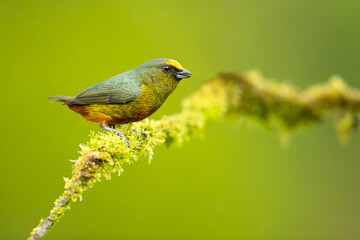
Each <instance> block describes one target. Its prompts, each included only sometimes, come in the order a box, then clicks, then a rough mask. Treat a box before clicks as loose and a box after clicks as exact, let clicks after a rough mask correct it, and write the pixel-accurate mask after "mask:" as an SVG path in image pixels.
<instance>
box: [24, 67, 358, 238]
mask: <svg viewBox="0 0 360 240" xmlns="http://www.w3.org/2000/svg"><path fill="white" fill-rule="evenodd" d="M359 110H360V91H358V90H354V89H351V88H349V87H347V86H346V84H345V83H344V81H343V80H341V79H340V78H339V77H332V78H331V79H330V81H329V82H328V83H326V84H323V85H318V86H312V87H310V88H308V89H307V90H305V91H301V90H299V89H297V88H296V87H293V86H291V85H289V84H286V83H281V84H280V83H275V82H273V81H270V80H265V79H264V78H263V77H262V75H261V74H259V73H258V72H255V71H248V72H244V73H229V74H220V75H219V76H218V77H216V78H214V79H212V80H211V81H209V82H207V83H205V84H204V85H203V86H202V87H201V88H200V89H199V90H198V91H197V92H196V93H194V94H193V95H192V96H191V97H189V98H187V99H186V100H185V101H184V102H183V110H182V112H181V113H180V114H178V115H173V116H164V117H163V118H162V119H161V120H159V121H154V120H149V119H146V120H144V121H141V122H137V123H134V128H135V129H138V130H141V131H143V132H146V133H148V135H149V137H148V141H145V140H144V139H143V137H142V136H141V135H140V134H137V133H133V132H132V131H128V132H127V138H128V139H129V141H130V142H131V146H130V147H129V148H127V147H126V145H125V143H124V142H123V140H121V139H120V138H119V137H118V136H117V135H115V134H113V133H102V132H98V133H94V132H92V133H91V135H90V140H89V142H87V143H86V144H84V145H81V156H80V157H79V158H78V159H77V160H76V161H74V165H73V175H72V177H71V178H70V179H68V178H65V191H64V193H63V194H62V195H61V196H60V197H59V198H58V199H57V200H56V201H55V206H54V208H53V209H52V210H51V212H50V215H49V216H48V217H47V218H46V219H43V220H41V221H40V224H39V225H38V226H37V227H36V228H34V229H33V231H32V233H31V235H30V238H29V239H40V238H41V237H43V236H44V234H45V233H46V232H47V231H48V230H49V229H51V228H52V227H53V226H54V224H55V223H57V222H58V221H59V220H60V219H61V217H62V216H63V215H64V212H65V211H66V210H67V209H69V208H70V204H71V203H72V202H74V201H76V200H78V199H79V200H81V199H82V194H83V192H84V191H86V190H87V189H89V188H92V187H93V186H94V184H95V183H96V182H98V181H101V179H103V178H104V179H106V180H109V179H111V175H112V173H118V174H119V175H120V174H121V172H123V166H124V165H127V164H130V163H132V162H134V161H136V160H138V159H139V157H141V156H144V155H145V156H147V157H148V158H149V161H150V160H151V158H152V155H153V148H154V147H155V146H156V145H158V144H161V143H164V144H166V145H167V146H171V145H173V144H176V145H178V144H181V143H183V142H184V141H185V140H189V139H190V138H191V137H195V136H199V135H200V134H201V132H202V129H203V127H204V124H205V123H206V122H208V121H209V120H222V119H224V117H230V118H239V117H243V116H246V117H253V118H256V119H258V120H260V121H261V122H262V123H264V124H266V125H269V126H273V125H276V126H278V127H279V129H280V130H282V131H283V132H290V131H292V130H294V129H296V128H298V127H301V126H310V125H312V124H316V123H321V121H322V120H323V119H324V117H325V116H327V115H328V114H329V113H335V114H337V116H336V125H337V130H338V132H339V135H340V138H341V140H342V141H347V140H348V136H349V134H350V132H351V131H353V130H355V129H357V128H358V118H359V112H360V111H359ZM128 129H129V128H128Z"/></svg>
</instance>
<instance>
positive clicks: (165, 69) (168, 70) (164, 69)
mask: <svg viewBox="0 0 360 240" xmlns="http://www.w3.org/2000/svg"><path fill="white" fill-rule="evenodd" d="M162 69H163V72H164V73H169V72H170V67H169V66H165V67H163V68H162Z"/></svg>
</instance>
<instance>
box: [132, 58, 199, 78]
mask: <svg viewBox="0 0 360 240" xmlns="http://www.w3.org/2000/svg"><path fill="white" fill-rule="evenodd" d="M139 69H140V71H141V72H142V73H144V74H146V75H148V76H149V77H150V78H151V79H152V82H154V83H155V82H159V81H177V82H178V81H180V80H182V79H184V78H189V77H191V75H192V74H191V72H189V71H188V70H186V69H185V68H183V66H181V64H180V63H179V62H178V61H176V60H174V59H168V58H157V59H154V60H151V61H149V62H147V63H145V64H143V65H142V66H141V67H140V68H139Z"/></svg>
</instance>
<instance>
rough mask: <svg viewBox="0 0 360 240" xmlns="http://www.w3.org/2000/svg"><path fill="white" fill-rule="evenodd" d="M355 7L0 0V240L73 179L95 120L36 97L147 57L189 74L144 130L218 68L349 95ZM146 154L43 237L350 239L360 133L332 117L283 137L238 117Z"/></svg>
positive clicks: (348, 1) (357, 18) (359, 10)
mask: <svg viewBox="0 0 360 240" xmlns="http://www.w3.org/2000/svg"><path fill="white" fill-rule="evenodd" d="M359 23H360V1H358V0H342V1H335V0H311V1H310V0H293V1H288V0H271V1H269V0H255V1H253V0H242V1H240V0H239V1H228V0H223V1H140V0H138V1H117V0H109V1H89V0H82V1H77V0H75V1H74V0H63V1H44V0H36V1H35V0H14V1H7V0H2V1H1V2H0V29H1V30H0V34H1V36H0V49H1V54H0V64H1V71H0V81H1V87H0V93H1V94H0V96H1V101H0V109H1V118H0V126H1V141H0V144H1V146H0V147H1V149H0V151H1V160H0V161H1V164H0V166H1V174H0V188H1V197H0V239H25V238H26V237H27V236H28V234H29V232H30V231H31V229H32V228H33V227H35V226H36V225H37V224H38V222H39V219H40V218H44V217H46V216H47V215H48V213H49V210H50V209H51V208H52V207H53V201H54V200H55V199H56V198H57V197H58V195H60V194H61V193H62V191H63V186H64V181H63V176H67V177H69V176H71V170H72V168H71V165H72V163H71V162H70V161H69V159H76V158H77V157H78V153H77V152H78V151H79V144H80V143H84V142H86V141H87V140H88V134H89V131H90V130H95V131H98V130H99V128H98V126H97V124H94V123H90V122H86V121H85V120H84V119H82V118H81V117H80V116H79V115H77V114H75V113H74V112H71V111H70V110H69V109H67V108H66V107H64V106H61V105H60V104H54V103H51V102H50V101H48V100H47V99H46V98H47V97H48V96H51V95H58V94H65V95H76V94H77V93H79V92H80V91H82V90H83V89H85V88H86V87H89V86H91V85H93V84H96V83H98V82H101V81H103V80H106V79H107V78H109V77H112V76H114V75H116V74H118V73H121V72H123V71H126V70H129V69H132V68H135V67H137V66H139V65H140V64H142V63H144V62H146V61H148V60H151V59H154V58H158V57H169V58H175V59H177V60H178V61H180V62H181V63H182V64H183V65H184V67H185V68H188V69H189V70H190V71H191V72H192V73H193V77H192V78H191V79H188V80H185V81H183V82H182V83H181V85H180V87H179V88H178V89H177V90H176V91H175V92H174V94H173V95H172V96H171V97H170V98H169V99H168V100H167V102H166V103H165V104H164V105H163V106H162V108H161V109H160V110H159V111H158V112H157V113H156V114H154V115H153V116H152V118H154V119H158V118H160V117H161V116H163V115H164V114H173V113H176V112H178V111H180V109H181V107H180V106H181V101H182V99H184V98H185V97H186V96H188V95H189V94H191V93H192V92H193V91H195V90H196V89H197V88H198V87H199V86H200V85H201V83H203V82H204V81H206V80H208V79H210V78H212V77H214V76H215V75H216V74H217V73H219V72H229V71H244V70H248V69H254V68H256V69H259V70H261V71H262V72H263V74H264V75H265V76H267V77H271V78H274V79H278V80H281V81H283V80H285V81H287V82H290V83H293V84H296V85H298V86H301V87H306V86H308V85H311V84H316V83H320V82H325V81H326V80H327V79H328V77H329V76H331V75H333V74H339V75H340V76H342V77H344V78H345V79H346V81H347V83H348V84H350V85H352V86H354V87H357V88H360V82H359V75H360V70H359V60H360V59H359V58H360V45H359V42H360V25H359ZM205 136H206V137H205V138H204V139H193V140H192V141H190V142H188V143H186V144H184V145H183V146H182V147H179V148H176V147H175V148H170V149H168V148H166V147H164V146H159V147H157V148H156V151H155V156H154V159H153V161H152V163H151V165H149V164H148V161H147V159H145V158H143V159H141V160H140V161H138V162H136V163H134V164H132V165H130V166H128V167H126V168H125V172H124V173H123V174H122V175H121V176H120V177H118V176H115V175H114V177H113V179H112V180H111V181H104V182H101V183H98V184H97V185H96V186H95V188H94V189H91V190H90V191H88V192H86V193H85V194H84V199H83V201H82V202H81V203H79V202H77V203H75V204H73V205H72V209H71V210H70V211H68V212H67V213H66V216H65V217H64V218H63V219H62V221H61V222H60V223H59V224H57V225H56V227H55V228H54V229H53V230H51V231H50V232H49V233H48V234H47V235H46V237H45V239H254V240H257V239H264V240H267V239H274V240H278V239H299V240H300V239H314V240H315V239H316V240H318V239H350V240H351V239H360V205H359V202H360V174H359V171H360V157H359V156H360V148H359V144H360V136H359V135H356V134H355V135H354V136H353V138H352V140H351V142H350V143H349V144H348V145H347V146H343V145H341V144H340V143H339V140H338V138H337V136H336V132H335V130H334V127H333V123H332V121H331V119H329V120H328V121H325V122H323V123H322V124H321V125H318V126H313V127H311V128H309V129H303V130H299V131H297V132H295V133H294V134H293V135H292V139H291V142H290V145H289V146H288V147H287V148H283V147H281V143H280V140H279V136H278V134H277V133H276V132H275V131H272V130H269V129H264V128H262V127H260V126H259V125H258V124H257V123H254V122H251V121H245V124H244V125H243V126H241V127H237V126H234V125H232V124H231V123H230V122H223V123H213V124H210V125H208V126H207V127H206V130H205Z"/></svg>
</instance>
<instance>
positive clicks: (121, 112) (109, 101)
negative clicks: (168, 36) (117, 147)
mask: <svg viewBox="0 0 360 240" xmlns="http://www.w3.org/2000/svg"><path fill="white" fill-rule="evenodd" d="M191 75H192V74H191V73H190V72H189V71H188V70H186V69H184V68H183V67H182V66H181V64H180V63H178V62H177V61H175V60H173V59H167V58H158V59H154V60H152V61H150V62H147V63H145V64H143V65H141V66H140V67H138V68H135V69H133V70H130V71H128V72H124V73H121V74H119V75H117V76H115V77H112V78H110V79H108V80H106V81H104V82H101V83H99V84H96V85H94V86H92V87H90V88H88V89H86V90H84V91H82V92H81V93H80V94H79V95H77V96H75V97H71V96H53V97H49V99H57V100H59V101H61V102H64V105H67V106H68V107H69V108H70V109H71V110H73V111H75V112H77V113H79V114H81V115H82V116H83V117H84V118H85V119H86V120H88V121H91V122H97V123H100V127H101V128H102V129H104V130H107V131H112V132H114V133H116V134H117V135H119V136H120V137H121V138H124V139H125V141H126V144H127V145H128V146H129V144H130V142H129V141H128V140H127V139H126V138H125V135H124V134H123V133H122V132H121V131H119V130H116V129H114V126H115V125H118V124H125V123H131V122H136V121H140V120H142V119H144V118H147V117H149V116H150V115H151V114H153V113H154V112H155V111H156V110H157V109H159V108H160V106H161V105H162V104H163V103H164V102H165V100H166V98H167V97H168V96H169V95H170V93H172V92H173V91H174V90H175V88H176V87H177V85H178V83H179V82H180V80H182V79H184V78H189V77H191ZM134 131H136V130H134ZM141 134H143V135H144V136H145V137H146V136H147V135H146V134H145V133H141Z"/></svg>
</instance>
